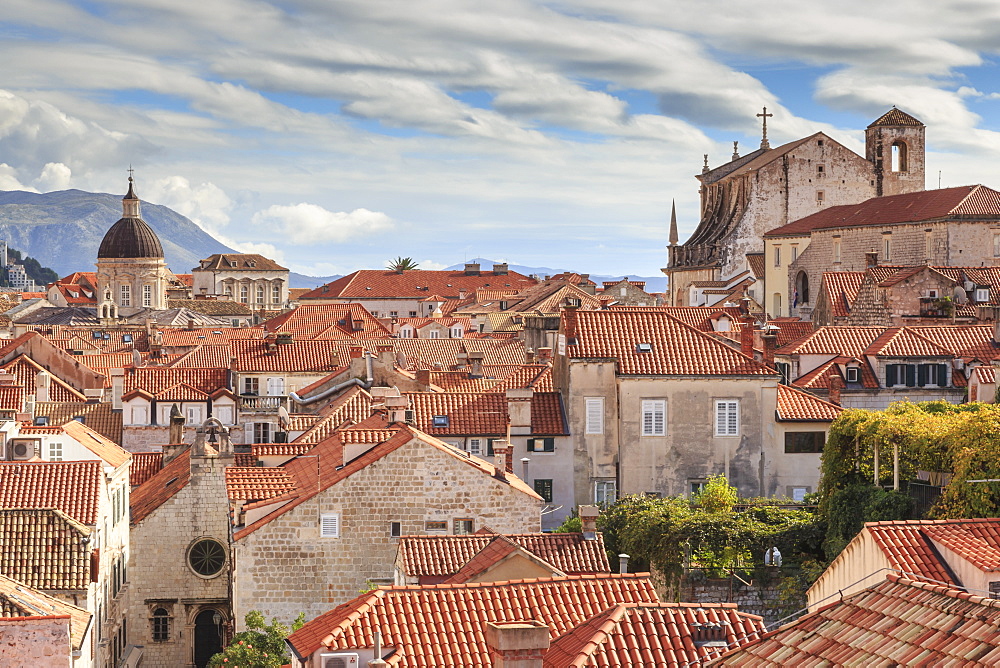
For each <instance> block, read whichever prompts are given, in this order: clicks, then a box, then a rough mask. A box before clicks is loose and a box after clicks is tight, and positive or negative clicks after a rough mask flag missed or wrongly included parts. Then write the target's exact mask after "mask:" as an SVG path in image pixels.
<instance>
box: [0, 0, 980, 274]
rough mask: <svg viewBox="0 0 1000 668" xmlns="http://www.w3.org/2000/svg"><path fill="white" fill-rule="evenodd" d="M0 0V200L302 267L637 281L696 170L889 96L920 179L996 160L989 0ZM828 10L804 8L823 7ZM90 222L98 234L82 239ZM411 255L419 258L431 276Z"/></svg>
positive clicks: (861, 116)
mask: <svg viewBox="0 0 1000 668" xmlns="http://www.w3.org/2000/svg"><path fill="white" fill-rule="evenodd" d="M816 6H817V3H809V2H802V1H801V0H791V1H789V0H776V1H772V2H767V3H762V2H747V1H745V0H740V1H732V2H718V1H711V0H709V1H705V2H688V1H663V2H649V1H648V0H615V1H614V2H610V1H598V0H576V1H573V2H569V1H567V2H559V1H553V2H540V1H539V2H530V1H527V0H503V2H493V3H484V2H470V1H468V0H464V1H463V0H411V1H409V2H402V1H388V0H386V1H379V0H288V1H286V2H282V1H271V2H257V1H254V0H202V1H200V2H189V1H181V2H178V1H177V0H170V1H168V0H127V1H126V0H120V1H119V0H107V1H102V0H78V1H76V2H64V1H62V0H4V2H3V4H2V7H0V22H2V30H0V55H2V60H3V62H4V63H6V64H7V65H8V66H7V67H6V68H5V72H4V76H3V77H2V78H0V162H2V163H3V164H0V190H13V189H30V190H38V191H43V192H44V191H49V190H59V189H65V188H80V189H84V190H95V191H102V192H114V193H118V192H124V188H125V183H124V180H125V177H126V176H127V174H126V172H125V170H126V168H127V167H128V165H129V164H130V163H131V164H132V165H133V166H134V167H135V169H136V181H137V185H138V190H139V194H140V196H141V197H142V198H143V199H146V200H149V201H152V202H156V203H158V204H165V205H167V206H170V207H172V208H174V209H175V210H177V211H178V212H180V213H183V214H185V215H187V216H189V217H190V218H192V219H193V220H195V222H197V223H198V224H200V225H201V226H202V227H204V228H205V229H206V230H208V231H209V232H211V233H212V234H214V235H215V236H217V237H218V238H219V239H220V240H222V241H224V242H226V243H229V244H231V245H236V246H238V247H240V248H243V249H246V250H255V251H259V252H263V253H265V254H268V255H271V256H273V257H276V258H277V259H279V260H283V261H284V262H286V264H287V265H288V266H290V267H291V268H293V269H295V270H297V271H302V272H307V273H313V274H331V273H341V272H344V271H348V270H351V269H354V268H358V267H361V266H374V267H377V266H382V265H383V264H384V262H385V261H386V260H387V259H388V258H391V257H395V256H397V255H411V256H413V257H415V258H417V259H418V260H421V261H422V265H423V266H424V267H427V268H432V267H434V266H436V264H437V265H440V266H444V265H447V264H452V263H454V262H460V261H462V260H463V259H465V258H467V257H468V258H471V257H476V256H486V257H491V258H496V259H506V260H509V261H510V262H517V263H520V264H528V265H538V264H546V265H548V266H559V267H566V268H572V269H579V270H583V271H588V270H589V271H592V272H594V273H609V274H610V273H629V274H633V275H636V274H639V275H652V274H655V273H658V268H659V267H662V266H664V264H665V259H666V253H665V251H664V246H665V244H666V238H667V221H668V219H669V212H670V201H671V198H676V199H677V206H678V213H679V216H680V218H681V227H682V229H681V233H682V237H683V236H685V234H686V233H688V232H690V231H692V230H693V229H694V226H695V225H696V223H697V209H698V198H697V182H696V181H695V179H694V178H693V177H692V175H693V174H695V173H697V172H698V171H700V168H701V164H702V154H704V153H708V154H709V160H710V163H711V164H712V165H713V166H715V165H718V164H720V163H722V162H725V161H726V160H728V159H729V156H730V155H731V153H732V141H733V140H739V141H740V148H741V150H742V151H743V152H747V151H750V150H752V149H754V148H756V147H757V145H758V144H759V142H760V125H759V119H757V118H756V117H755V114H756V113H758V112H759V111H760V108H761V107H762V106H764V105H766V106H767V107H768V111H770V112H773V113H774V118H772V119H770V120H769V125H768V130H769V136H770V139H771V143H772V145H778V144H780V143H783V142H785V141H789V140H792V139H795V138H798V137H801V136H805V135H808V134H811V133H813V132H816V131H818V130H823V131H826V132H828V133H829V134H831V135H832V136H833V137H835V138H837V139H839V140H841V141H842V142H843V143H845V144H847V145H848V146H850V147H851V148H854V149H855V150H860V149H861V148H862V138H863V128H864V126H865V125H867V124H868V123H869V122H870V121H871V120H873V119H874V118H876V117H877V116H878V115H880V114H881V113H883V112H884V111H885V110H886V109H888V108H889V107H890V106H892V105H893V104H895V105H897V106H899V107H900V108H902V109H904V110H906V111H908V112H910V113H912V114H914V115H915V116H917V117H918V118H920V119H921V120H923V121H924V122H925V123H926V124H927V125H928V143H929V151H930V153H929V155H928V162H927V170H928V184H927V185H928V187H936V186H937V182H938V172H939V171H940V172H941V183H942V185H944V186H949V185H959V184H965V183H986V184H987V185H991V186H994V187H997V186H1000V179H995V178H994V171H995V170H994V165H995V163H996V156H997V155H998V152H1000V81H998V78H997V66H996V59H997V52H998V50H1000V38H998V37H997V35H1000V3H996V2H995V1H994V0H963V1H961V2H947V1H943V0H942V1H935V2H882V3H873V2H870V1H866V2H861V1H855V0H842V1H841V2H838V3H836V5H835V7H836V11H835V12H834V11H833V10H827V11H821V10H818V9H816ZM825 6H829V5H825ZM110 222H112V221H109V223H110ZM435 263H436V264H435Z"/></svg>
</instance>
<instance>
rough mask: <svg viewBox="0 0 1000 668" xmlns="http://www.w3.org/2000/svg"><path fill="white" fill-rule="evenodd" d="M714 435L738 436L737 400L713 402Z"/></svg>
mask: <svg viewBox="0 0 1000 668" xmlns="http://www.w3.org/2000/svg"><path fill="white" fill-rule="evenodd" d="M715 435H716V436H739V435H740V402H739V400H738V399H716V400H715Z"/></svg>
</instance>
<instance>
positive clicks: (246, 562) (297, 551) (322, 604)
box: [234, 440, 542, 623]
mask: <svg viewBox="0 0 1000 668" xmlns="http://www.w3.org/2000/svg"><path fill="white" fill-rule="evenodd" d="M541 506H542V502H541V501H539V500H538V499H536V498H534V497H533V496H530V495H528V494H526V493H524V492H522V491H520V490H518V489H516V488H514V487H512V486H511V485H509V484H508V483H506V482H503V481H500V480H496V479H495V478H493V477H492V476H490V475H487V474H485V473H483V472H482V471H481V470H478V469H476V468H475V467H473V466H471V465H469V464H468V463H467V462H463V461H460V460H458V459H456V458H455V457H453V456H451V455H449V454H447V453H444V452H441V451H440V450H439V449H437V448H436V447H434V446H431V445H428V444H426V443H423V442H422V441H420V440H413V441H411V442H410V443H409V444H407V445H404V446H402V447H400V448H399V449H397V450H395V451H394V452H391V453H389V454H387V455H386V456H385V457H383V458H382V459H380V460H378V461H376V462H374V463H372V464H369V465H368V466H367V467H365V468H364V469H363V470H361V471H359V472H357V473H354V474H353V475H351V476H350V477H349V478H347V479H345V480H343V481H341V482H339V483H337V484H336V485H333V486H332V487H330V488H329V489H327V490H325V491H323V492H322V493H321V494H319V495H318V496H315V497H313V498H312V499H309V500H308V501H306V502H304V503H302V504H301V505H299V506H297V507H295V508H293V509H291V510H289V511H287V512H285V513H284V514H282V515H279V516H277V517H275V518H274V519H272V520H271V521H269V522H268V523H266V524H264V525H263V526H261V527H260V528H258V529H256V530H255V531H253V532H252V533H250V534H248V535H246V536H244V537H242V538H240V539H239V540H238V541H237V543H236V578H235V584H234V590H235V615H236V617H237V620H238V621H239V620H242V618H243V616H244V615H245V614H246V613H247V612H248V611H250V610H261V611H262V612H263V613H264V616H265V617H268V618H270V617H272V616H274V617H277V618H278V619H279V620H281V621H283V622H286V623H287V622H291V621H292V620H294V619H295V617H296V616H297V615H298V614H299V613H300V612H304V613H306V619H312V618H314V617H316V616H317V615H320V614H322V613H324V612H326V611H328V610H330V609H331V608H333V607H335V606H336V605H339V604H340V603H344V602H345V601H349V600H351V599H353V598H355V597H356V596H358V595H359V594H360V593H361V592H362V591H364V590H367V589H370V588H371V586H372V582H380V583H383V584H391V583H392V581H393V576H394V563H395V558H396V550H397V546H398V540H397V539H396V538H393V537H391V536H390V523H391V522H399V523H400V525H401V533H402V535H422V534H426V533H428V532H427V531H426V527H427V525H426V523H427V522H446V523H447V527H448V529H447V531H445V532H441V533H452V531H453V522H454V520H456V519H471V520H473V531H475V530H478V529H480V528H482V527H484V526H489V527H490V528H491V529H493V530H495V531H498V532H501V533H524V532H534V531H539V530H540V528H541V527H540V517H539V512H540V510H541ZM328 513H337V514H339V516H340V537H339V538H321V537H320V531H319V523H320V517H321V515H323V514H328Z"/></svg>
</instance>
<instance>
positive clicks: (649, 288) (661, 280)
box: [447, 257, 667, 292]
mask: <svg viewBox="0 0 1000 668" xmlns="http://www.w3.org/2000/svg"><path fill="white" fill-rule="evenodd" d="M468 262H478V263H479V264H480V265H481V268H482V269H483V270H485V271H489V270H491V269H493V265H494V264H498V263H497V262H496V261H495V260H487V259H485V258H481V257H480V258H475V259H473V260H468ZM507 266H508V267H509V268H510V270H511V271H516V272H517V273H519V274H524V275H525V276H531V275H532V274H536V275H537V276H538V277H539V278H545V277H546V276H555V275H556V274H561V273H563V272H567V271H568V272H576V273H578V274H586V273H588V272H587V271H586V270H580V269H553V268H551V267H527V266H525V265H523V264H509V263H508V265H507ZM447 269H448V270H449V271H457V270H459V269H465V264H464V263H462V264H453V265H451V266H450V267H447ZM623 278H625V277H624V276H603V275H598V274H590V280H592V281H594V282H595V283H597V284H598V285H600V284H601V283H603V282H604V281H620V280H621V279H623ZM629 279H631V280H634V281H646V292H664V291H665V290H666V289H667V277H666V276H664V275H662V274H661V275H659V276H634V275H631V274H630V275H629Z"/></svg>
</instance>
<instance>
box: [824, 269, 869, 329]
mask: <svg viewBox="0 0 1000 668" xmlns="http://www.w3.org/2000/svg"><path fill="white" fill-rule="evenodd" d="M864 280H865V272H863V271H824V272H823V286H822V288H821V290H824V291H825V292H826V298H827V300H828V301H829V303H830V310H831V312H832V314H833V317H835V318H846V317H847V316H848V315H850V313H851V305H852V304H854V300H855V299H857V298H858V291H859V290H861V284H862V283H864Z"/></svg>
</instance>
